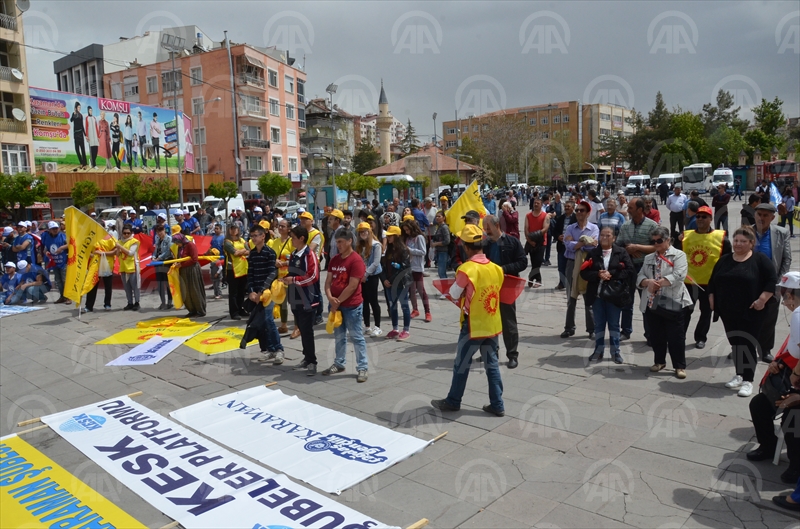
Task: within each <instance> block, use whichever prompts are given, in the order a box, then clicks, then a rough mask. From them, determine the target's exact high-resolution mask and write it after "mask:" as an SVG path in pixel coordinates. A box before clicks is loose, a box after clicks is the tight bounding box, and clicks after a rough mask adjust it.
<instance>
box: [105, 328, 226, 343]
mask: <svg viewBox="0 0 800 529" xmlns="http://www.w3.org/2000/svg"><path fill="white" fill-rule="evenodd" d="M209 327H210V325H208V324H207V323H195V324H193V325H170V326H166V327H136V328H135V329H125V330H124V331H119V332H118V333H115V334H112V335H111V336H109V337H108V338H104V339H102V340H100V341H99V342H95V344H96V345H121V344H137V345H138V344H141V343H144V342H146V341H147V340H149V339H150V338H152V337H154V336H160V337H162V338H176V337H189V336H193V335H194V334H196V333H198V332H201V331H204V330H206V329H208V328H209Z"/></svg>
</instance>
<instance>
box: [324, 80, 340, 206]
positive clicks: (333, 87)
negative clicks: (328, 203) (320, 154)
mask: <svg viewBox="0 0 800 529" xmlns="http://www.w3.org/2000/svg"><path fill="white" fill-rule="evenodd" d="M337 88H339V87H338V86H336V85H335V84H333V83H331V84H329V85H328V87H327V88H326V89H325V91H326V92H328V94H329V95H330V99H331V183H332V184H333V209H339V197H338V191H337V190H336V152H335V149H336V146H335V144H334V139H335V138H334V131H333V94H335V93H336V89H337Z"/></svg>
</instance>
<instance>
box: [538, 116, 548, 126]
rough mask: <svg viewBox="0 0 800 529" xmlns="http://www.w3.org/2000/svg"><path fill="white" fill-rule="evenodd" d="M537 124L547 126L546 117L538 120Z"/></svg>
mask: <svg viewBox="0 0 800 529" xmlns="http://www.w3.org/2000/svg"><path fill="white" fill-rule="evenodd" d="M539 123H541V124H542V125H547V116H544V117H543V118H542V119H540V120H539Z"/></svg>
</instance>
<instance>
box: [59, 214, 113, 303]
mask: <svg viewBox="0 0 800 529" xmlns="http://www.w3.org/2000/svg"><path fill="white" fill-rule="evenodd" d="M64 221H65V223H66V225H67V246H68V248H69V250H68V252H69V253H68V254H67V255H68V257H67V276H66V279H65V281H64V297H65V298H67V299H71V300H72V301H74V302H75V303H80V302H81V295H82V294H83V288H84V285H85V284H86V283H87V279H88V280H91V278H90V277H89V274H90V270H89V268H90V264H91V260H92V259H91V258H92V251H94V247H95V246H96V245H97V243H98V242H99V241H101V240H102V239H104V238H105V237H108V236H109V235H108V232H106V230H105V229H103V227H102V226H101V225H100V224H98V223H97V221H95V220H93V219H92V218H91V217H90V216H89V215H87V214H86V213H84V212H82V211H81V210H79V209H77V208H74V207H72V206H70V207H68V208H67V209H66V210H65V211H64ZM92 286H94V285H92ZM89 289H90V290H91V287H89Z"/></svg>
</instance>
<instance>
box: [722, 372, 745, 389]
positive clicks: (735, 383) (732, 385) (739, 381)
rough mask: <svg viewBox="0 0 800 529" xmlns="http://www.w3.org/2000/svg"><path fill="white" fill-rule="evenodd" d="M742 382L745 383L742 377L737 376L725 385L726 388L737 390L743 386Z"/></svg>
mask: <svg viewBox="0 0 800 529" xmlns="http://www.w3.org/2000/svg"><path fill="white" fill-rule="evenodd" d="M742 381H743V380H742V377H740V376H739V375H736V376H734V377H733V378H732V379H731V381H730V382H728V383H727V384H725V387H726V388H729V389H736V388H738V387H741V386H742Z"/></svg>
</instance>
